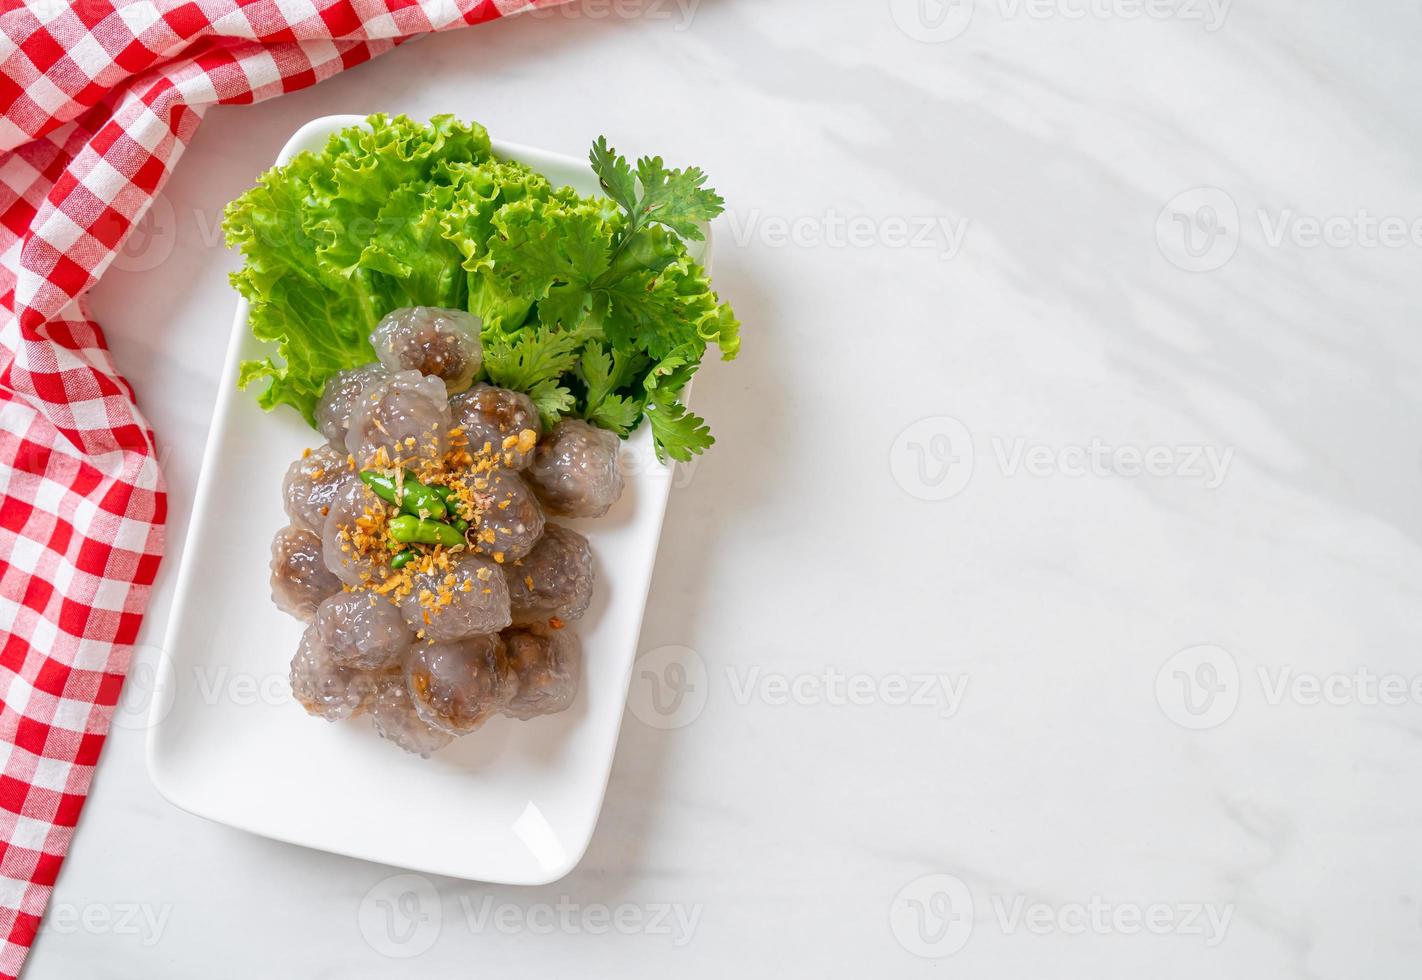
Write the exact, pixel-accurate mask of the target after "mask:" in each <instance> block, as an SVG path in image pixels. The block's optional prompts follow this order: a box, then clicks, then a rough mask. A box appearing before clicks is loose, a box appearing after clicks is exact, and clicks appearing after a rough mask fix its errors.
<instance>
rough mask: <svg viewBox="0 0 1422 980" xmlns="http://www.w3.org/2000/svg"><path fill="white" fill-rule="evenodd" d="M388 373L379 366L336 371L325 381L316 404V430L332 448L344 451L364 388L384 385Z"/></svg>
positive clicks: (370, 365) (377, 364) (368, 365)
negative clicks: (353, 415) (353, 413)
mask: <svg viewBox="0 0 1422 980" xmlns="http://www.w3.org/2000/svg"><path fill="white" fill-rule="evenodd" d="M389 373H390V372H389V371H387V370H386V369H385V366H384V365H382V364H379V363H374V364H367V365H365V366H364V367H358V368H351V369H350V370H349V371H337V372H336V373H335V374H333V375H331V376H330V377H329V378H327V379H326V387H325V388H324V389H322V391H321V400H320V401H318V402H317V403H316V428H318V429H320V430H321V434H322V435H323V436H325V437H326V438H327V439H329V440H331V444H332V445H333V446H337V447H340V448H342V449H344V448H345V445H346V430H347V429H349V428H350V425H351V413H352V412H353V411H355V407H356V403H357V402H358V401H359V400H360V396H361V395H363V394H364V393H365V391H366V389H367V388H370V387H373V386H374V385H377V384H379V383H380V382H382V381H384V380H385V378H386V376H387V375H388V374H389Z"/></svg>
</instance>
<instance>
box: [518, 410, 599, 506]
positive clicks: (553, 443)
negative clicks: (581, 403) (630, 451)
mask: <svg viewBox="0 0 1422 980" xmlns="http://www.w3.org/2000/svg"><path fill="white" fill-rule="evenodd" d="M524 475H525V477H526V479H527V480H528V482H529V484H530V485H532V487H533V489H534V492H535V493H537V494H538V498H539V499H540V500H542V501H543V506H544V507H545V508H546V509H547V510H548V512H549V513H550V514H557V515H559V516H561V517H601V516H602V515H603V514H606V513H607V512H608V509H609V508H611V507H612V505H613V504H615V503H617V498H618V497H620V496H622V470H621V468H620V466H619V465H618V444H617V436H615V435H613V434H612V433H611V432H608V431H607V430H606V429H599V428H597V427H596V426H592V425H589V424H588V423H586V422H584V421H583V420H582V419H563V421H561V422H559V423H558V424H557V425H555V426H554V427H553V431H552V432H549V433H548V434H547V435H546V436H544V437H543V439H542V440H540V441H539V443H538V448H537V449H535V450H534V452H533V462H532V463H531V464H530V465H529V467H528V469H527V470H526V471H525V472H524Z"/></svg>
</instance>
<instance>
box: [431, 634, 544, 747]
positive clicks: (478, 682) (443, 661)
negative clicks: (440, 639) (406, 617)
mask: <svg viewBox="0 0 1422 980" xmlns="http://www.w3.org/2000/svg"><path fill="white" fill-rule="evenodd" d="M405 680H406V684H407V686H408V688H409V692H410V700H412V701H413V702H414V704H415V713H416V714H418V715H419V716H420V718H421V720H423V721H424V722H426V723H427V724H429V725H432V726H433V727H435V728H438V729H440V730H441V731H446V732H449V733H450V734H452V735H467V734H469V733H470V732H472V731H474V730H475V729H476V728H478V727H479V726H480V725H482V724H483V723H484V722H485V721H486V720H487V719H488V718H489V716H490V715H492V714H493V713H494V712H496V711H498V710H499V709H500V708H501V707H503V704H504V701H505V699H506V698H507V697H508V696H509V694H511V693H512V692H513V690H514V688H515V684H516V683H517V682H516V680H515V679H514V677H513V673H512V671H511V669H510V667H509V662H508V655H507V653H506V652H505V650H504V641H503V640H502V639H501V638H500V637H499V636H498V634H481V635H478V636H471V637H468V638H466V639H464V640H459V641H456V642H453V643H417V644H415V646H413V647H411V648H410V656H409V660H408V662H407V663H406V666H405Z"/></svg>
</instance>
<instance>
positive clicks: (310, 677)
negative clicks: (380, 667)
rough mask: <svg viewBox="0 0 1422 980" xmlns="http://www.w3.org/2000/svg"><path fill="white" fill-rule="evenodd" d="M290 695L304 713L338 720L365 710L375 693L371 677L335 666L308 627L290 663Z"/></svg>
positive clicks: (319, 638)
mask: <svg viewBox="0 0 1422 980" xmlns="http://www.w3.org/2000/svg"><path fill="white" fill-rule="evenodd" d="M291 693H292V695H293V696H294V697H295V698H296V700H297V703H299V704H300V705H301V706H302V707H303V708H305V709H306V711H307V713H308V714H312V715H315V716H316V717H318V718H325V719H326V720H327V721H340V720H341V719H343V718H350V717H353V716H355V715H358V714H360V713H361V712H362V711H364V710H365V708H366V706H367V705H368V704H369V703H370V699H371V697H372V696H373V695H374V694H375V676H374V675H373V674H371V673H369V672H368V671H364V670H356V669H354V668H351V667H342V666H341V665H340V664H338V663H336V661H335V660H334V659H333V658H332V657H331V650H330V648H329V647H327V646H326V644H325V643H323V642H322V641H321V637H320V636H319V635H318V633H317V631H316V627H315V626H308V627H306V632H305V633H303V634H301V646H300V647H298V648H297V651H296V656H295V657H293V658H292V660H291Z"/></svg>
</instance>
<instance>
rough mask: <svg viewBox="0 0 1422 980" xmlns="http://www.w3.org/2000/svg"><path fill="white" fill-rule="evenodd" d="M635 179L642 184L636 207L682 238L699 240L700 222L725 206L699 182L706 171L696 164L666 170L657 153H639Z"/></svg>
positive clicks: (702, 179) (700, 234)
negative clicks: (641, 156)
mask: <svg viewBox="0 0 1422 980" xmlns="http://www.w3.org/2000/svg"><path fill="white" fill-rule="evenodd" d="M637 179H638V180H639V181H640V182H641V184H642V199H641V200H640V201H639V202H638V205H637V207H638V210H639V211H640V212H642V213H645V214H646V216H647V218H648V219H649V220H651V221H656V222H660V223H661V224H664V225H666V226H667V227H668V228H670V229H671V230H672V231H674V232H676V233H677V234H678V235H680V236H681V237H682V238H690V239H694V240H695V241H700V240H701V239H702V238H704V237H705V236H704V235H703V234H702V232H701V225H702V223H703V222H707V221H710V220H711V219H712V218H714V217H716V216H717V215H718V214H720V213H721V212H722V211H724V210H725V209H726V202H725V201H724V200H722V199H721V195H719V194H717V193H716V192H715V191H713V190H711V189H710V188H709V187H705V186H703V185H704V184H705V183H706V174H705V173H704V172H703V171H702V170H701V168H700V167H688V168H687V169H685V170H668V169H667V167H666V165H665V164H663V163H662V158H661V157H643V158H642V159H640V160H638V161H637Z"/></svg>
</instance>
